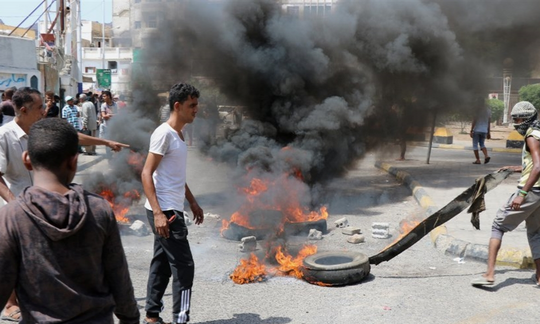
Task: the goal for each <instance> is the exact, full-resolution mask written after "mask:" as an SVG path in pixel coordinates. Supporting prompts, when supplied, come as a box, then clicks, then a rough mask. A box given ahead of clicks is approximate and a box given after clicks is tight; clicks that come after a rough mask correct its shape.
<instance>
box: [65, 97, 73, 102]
mask: <svg viewBox="0 0 540 324" xmlns="http://www.w3.org/2000/svg"><path fill="white" fill-rule="evenodd" d="M65 100H66V101H70V100H73V97H72V96H66V98H65Z"/></svg>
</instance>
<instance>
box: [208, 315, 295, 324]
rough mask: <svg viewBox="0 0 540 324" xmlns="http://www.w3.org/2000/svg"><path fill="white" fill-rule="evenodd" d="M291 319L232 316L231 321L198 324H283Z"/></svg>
mask: <svg viewBox="0 0 540 324" xmlns="http://www.w3.org/2000/svg"><path fill="white" fill-rule="evenodd" d="M290 322H291V319H290V318H287V317H269V318H267V319H262V318H261V316H260V315H258V314H252V313H247V314H234V315H233V318H231V319H223V320H215V321H207V322H199V324H285V323H290Z"/></svg>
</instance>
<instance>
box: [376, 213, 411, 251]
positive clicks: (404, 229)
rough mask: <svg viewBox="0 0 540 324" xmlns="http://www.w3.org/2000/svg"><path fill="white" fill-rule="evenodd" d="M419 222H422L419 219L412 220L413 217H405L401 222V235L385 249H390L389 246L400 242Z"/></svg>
mask: <svg viewBox="0 0 540 324" xmlns="http://www.w3.org/2000/svg"><path fill="white" fill-rule="evenodd" d="M418 224H420V222H419V221H416V220H412V219H409V220H408V219H404V220H402V221H401V222H400V228H399V232H400V234H399V236H398V237H397V238H396V239H395V240H394V242H392V243H390V244H388V246H386V247H385V248H384V249H383V251H384V250H386V249H388V248H389V247H391V246H392V245H394V244H396V243H397V242H399V240H401V239H402V238H403V237H405V235H407V234H409V232H410V231H412V230H413V229H414V228H415V227H416V226H417V225H418Z"/></svg>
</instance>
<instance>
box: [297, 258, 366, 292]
mask: <svg viewBox="0 0 540 324" xmlns="http://www.w3.org/2000/svg"><path fill="white" fill-rule="evenodd" d="M370 270H371V266H370V264H369V258H368V257H367V256H366V255H364V254H362V253H358V252H348V251H336V252H321V253H316V254H313V255H310V256H308V257H306V258H305V259H304V263H303V268H302V273H303V275H304V279H305V280H306V281H307V282H309V283H312V284H322V285H328V286H345V285H351V284H355V283H358V282H360V281H362V279H364V278H365V277H366V276H367V275H368V274H369V271H370Z"/></svg>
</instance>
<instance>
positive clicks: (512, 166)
mask: <svg viewBox="0 0 540 324" xmlns="http://www.w3.org/2000/svg"><path fill="white" fill-rule="evenodd" d="M506 170H510V171H512V172H521V167H519V166H514V165H508V166H503V167H502V168H500V169H499V170H497V172H502V171H506Z"/></svg>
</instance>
